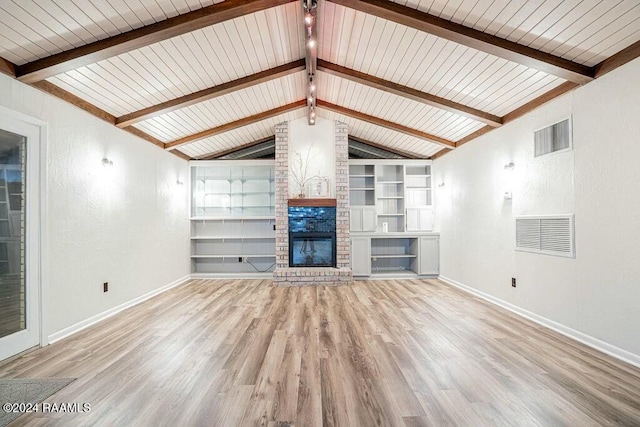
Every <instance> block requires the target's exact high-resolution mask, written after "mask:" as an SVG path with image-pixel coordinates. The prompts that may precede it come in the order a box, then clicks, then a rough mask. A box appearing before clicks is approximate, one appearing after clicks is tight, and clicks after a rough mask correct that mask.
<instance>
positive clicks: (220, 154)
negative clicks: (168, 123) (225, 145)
mask: <svg viewBox="0 0 640 427" xmlns="http://www.w3.org/2000/svg"><path fill="white" fill-rule="evenodd" d="M274 140H275V135H271V136H268V137H266V138H262V139H259V140H257V141H253V142H249V143H247V144H242V145H239V146H237V147H233V148H229V149H228V150H224V151H218V152H216V153H211V154H205V155H204V156H199V157H198V160H214V159H218V158H220V157H224V156H226V155H227V154H231V153H235V152H236V151H240V150H244V149H245V148H251V147H254V146H256V145H260V144H264V143H265V142H269V141H274Z"/></svg>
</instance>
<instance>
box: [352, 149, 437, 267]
mask: <svg viewBox="0 0 640 427" xmlns="http://www.w3.org/2000/svg"><path fill="white" fill-rule="evenodd" d="M363 179H367V180H368V181H367V185H363V181H362V180H363ZM349 184H350V189H349V194H350V202H351V207H350V212H351V228H350V229H351V245H352V253H351V257H352V258H351V259H352V268H353V272H354V275H355V276H378V277H404V276H411V275H413V276H415V275H416V274H417V275H428V276H433V275H437V274H438V269H439V268H438V266H439V261H438V242H439V236H438V234H437V233H433V232H432V230H433V198H432V194H431V191H432V190H431V162H430V161H428V160H351V161H350V162H349Z"/></svg>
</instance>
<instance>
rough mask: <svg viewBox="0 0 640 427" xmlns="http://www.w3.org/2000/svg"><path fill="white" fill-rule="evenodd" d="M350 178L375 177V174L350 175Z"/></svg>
mask: <svg viewBox="0 0 640 427" xmlns="http://www.w3.org/2000/svg"><path fill="white" fill-rule="evenodd" d="M349 178H375V175H373V174H372V175H349Z"/></svg>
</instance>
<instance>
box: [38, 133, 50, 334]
mask: <svg viewBox="0 0 640 427" xmlns="http://www.w3.org/2000/svg"><path fill="white" fill-rule="evenodd" d="M47 131H48V127H47V124H46V123H43V124H41V125H40V206H39V207H40V347H44V346H46V345H48V344H49V337H48V333H49V329H48V328H49V310H48V307H49V305H48V304H47V302H48V301H49V299H48V298H49V292H48V290H49V281H48V280H47V279H48V278H49V249H48V248H49V246H48V244H49V210H48V203H47V202H48V192H47V163H48V162H47Z"/></svg>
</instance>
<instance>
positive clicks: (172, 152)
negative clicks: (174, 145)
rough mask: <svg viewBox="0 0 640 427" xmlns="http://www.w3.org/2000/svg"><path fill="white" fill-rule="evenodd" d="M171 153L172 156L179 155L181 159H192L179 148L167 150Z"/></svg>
mask: <svg viewBox="0 0 640 427" xmlns="http://www.w3.org/2000/svg"><path fill="white" fill-rule="evenodd" d="M169 152H170V153H171V154H173V155H174V156H177V157H180V158H181V159H183V160H187V161H189V160H193V159H192V158H191V157H190V156H187V155H186V154H184V153H183V152H182V151H180V150H171V151H169Z"/></svg>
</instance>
